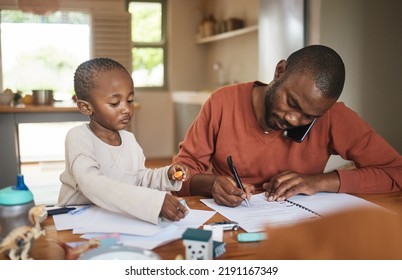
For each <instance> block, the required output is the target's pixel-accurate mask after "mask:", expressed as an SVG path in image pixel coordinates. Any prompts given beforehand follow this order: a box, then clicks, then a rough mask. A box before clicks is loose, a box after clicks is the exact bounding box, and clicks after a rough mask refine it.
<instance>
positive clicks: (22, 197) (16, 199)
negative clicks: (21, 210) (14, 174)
mask: <svg viewBox="0 0 402 280" xmlns="http://www.w3.org/2000/svg"><path fill="white" fill-rule="evenodd" d="M31 201H33V194H32V192H31V191H30V190H28V189H27V190H17V189H15V187H14V186H10V187H5V188H3V189H1V190H0V205H8V206H11V205H20V204H26V203H29V202H31Z"/></svg>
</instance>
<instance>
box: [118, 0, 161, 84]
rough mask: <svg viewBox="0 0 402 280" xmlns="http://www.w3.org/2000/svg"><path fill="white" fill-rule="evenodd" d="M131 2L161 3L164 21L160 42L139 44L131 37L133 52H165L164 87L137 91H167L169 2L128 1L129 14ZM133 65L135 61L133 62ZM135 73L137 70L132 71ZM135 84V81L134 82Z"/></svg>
mask: <svg viewBox="0 0 402 280" xmlns="http://www.w3.org/2000/svg"><path fill="white" fill-rule="evenodd" d="M131 2H137V3H160V4H161V7H162V15H161V16H162V19H161V29H162V30H161V40H160V42H152V43H149V42H137V41H133V38H132V37H131V38H130V40H131V52H133V49H134V48H161V49H162V51H163V85H162V86H146V87H137V86H136V88H137V89H141V90H147V91H148V90H149V91H154V90H161V89H162V90H166V89H167V88H168V79H167V77H168V73H167V69H168V66H167V63H168V59H167V0H127V3H126V4H127V6H126V8H127V12H129V10H128V8H129V4H130V3H131ZM129 13H130V12H129ZM130 14H131V13H130ZM132 59H135V57H133V56H132ZM131 63H133V61H132V62H131ZM132 70H133V71H134V70H135V69H132ZM134 83H135V81H134Z"/></svg>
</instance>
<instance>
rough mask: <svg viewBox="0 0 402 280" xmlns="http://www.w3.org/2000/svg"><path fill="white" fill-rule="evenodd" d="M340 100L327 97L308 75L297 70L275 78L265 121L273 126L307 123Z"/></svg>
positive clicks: (291, 125) (266, 103) (287, 126)
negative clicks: (297, 72)
mask: <svg viewBox="0 0 402 280" xmlns="http://www.w3.org/2000/svg"><path fill="white" fill-rule="evenodd" d="M335 102H336V99H334V98H328V97H324V96H323V95H322V93H321V91H320V90H319V89H318V88H317V87H316V86H315V83H314V80H313V79H312V78H310V77H309V76H308V75H303V74H293V75H289V76H287V77H286V76H282V77H281V78H280V79H278V80H275V81H274V82H273V83H272V84H271V85H270V86H269V88H268V90H267V91H266V95H265V122H266V124H267V126H268V127H269V128H271V129H273V130H285V129H288V128H291V127H296V126H302V125H307V124H309V123H311V122H312V121H313V120H314V118H318V117H320V116H322V115H323V114H324V113H325V112H326V111H327V110H328V109H329V108H331V106H332V105H334V103H335Z"/></svg>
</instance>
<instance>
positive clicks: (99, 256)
mask: <svg viewBox="0 0 402 280" xmlns="http://www.w3.org/2000/svg"><path fill="white" fill-rule="evenodd" d="M80 260H160V257H159V255H157V254H155V253H154V252H152V251H149V250H144V249H141V248H136V247H130V246H122V245H113V246H107V247H100V248H96V249H93V250H90V251H88V252H85V253H84V254H82V255H81V256H80Z"/></svg>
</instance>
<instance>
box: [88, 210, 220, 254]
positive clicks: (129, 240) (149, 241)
mask: <svg viewBox="0 0 402 280" xmlns="http://www.w3.org/2000/svg"><path fill="white" fill-rule="evenodd" d="M215 213H216V212H215V211H205V210H194V209H192V210H191V211H190V212H189V214H188V215H187V216H186V217H185V218H184V219H181V220H180V221H178V222H169V221H163V222H162V223H161V224H164V228H163V230H161V231H160V232H158V233H156V234H154V235H147V236H140V235H130V234H119V240H118V243H119V244H122V245H126V246H135V247H138V248H142V249H148V250H152V249H154V248H156V247H158V246H161V245H163V244H166V243H168V242H171V241H174V240H177V239H180V238H181V236H182V234H183V233H184V231H185V230H186V229H187V228H198V227H199V226H201V225H202V224H204V223H205V222H206V221H208V220H209V219H210V218H211V217H212V216H213V215H215ZM103 235H105V233H87V234H84V235H82V236H81V237H82V238H84V239H91V238H96V237H98V236H103Z"/></svg>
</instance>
